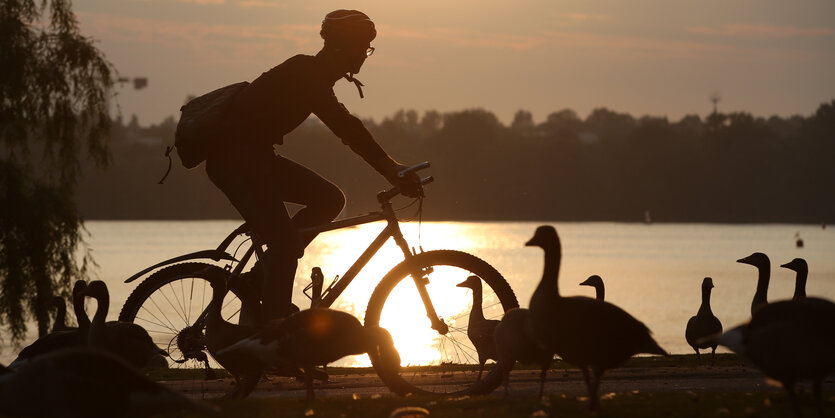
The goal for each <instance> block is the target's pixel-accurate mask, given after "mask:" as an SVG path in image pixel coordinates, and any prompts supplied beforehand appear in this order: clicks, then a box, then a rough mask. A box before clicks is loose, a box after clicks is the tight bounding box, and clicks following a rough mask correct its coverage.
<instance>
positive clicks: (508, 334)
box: [494, 308, 554, 399]
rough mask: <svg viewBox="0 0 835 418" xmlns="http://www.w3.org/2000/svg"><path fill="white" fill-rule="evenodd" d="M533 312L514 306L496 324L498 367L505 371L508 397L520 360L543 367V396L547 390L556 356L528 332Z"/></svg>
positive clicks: (541, 376)
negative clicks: (534, 339) (551, 367)
mask: <svg viewBox="0 0 835 418" xmlns="http://www.w3.org/2000/svg"><path fill="white" fill-rule="evenodd" d="M528 315H529V312H528V310H527V309H523V308H513V309H511V310H509V311H507V312H506V313H505V314H504V317H503V318H502V320H501V322H500V323H499V325H498V326H496V331H495V334H494V337H495V344H496V367H498V368H499V370H501V372H502V380H503V382H504V395H505V397H507V395H508V391H509V386H510V371H511V370H513V365H514V364H516V362H517V361H518V362H520V363H523V364H536V365H539V366H540V373H539V399H542V394H543V392H544V390H545V376H546V373H547V372H548V367H549V366H550V365H551V360H552V359H553V358H554V355H553V354H551V353H549V352H547V351H545V350H543V349H541V348H540V347H539V345H538V344H537V343H536V342H534V341H533V340H532V339H531V338H530V337H529V336H528V333H527V328H526V327H527V325H526V322H527V321H528Z"/></svg>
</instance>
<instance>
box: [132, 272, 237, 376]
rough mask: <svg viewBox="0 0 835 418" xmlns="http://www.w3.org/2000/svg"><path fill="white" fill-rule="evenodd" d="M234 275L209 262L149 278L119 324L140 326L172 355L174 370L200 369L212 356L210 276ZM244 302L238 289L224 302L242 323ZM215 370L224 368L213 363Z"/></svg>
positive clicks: (231, 318)
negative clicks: (207, 317) (206, 319)
mask: <svg viewBox="0 0 835 418" xmlns="http://www.w3.org/2000/svg"><path fill="white" fill-rule="evenodd" d="M218 274H220V275H222V276H224V277H225V276H228V275H229V272H228V271H226V270H224V269H223V268H221V267H218V266H216V265H213V264H207V263H181V264H174V265H171V266H168V267H165V268H163V269H161V270H159V271H157V272H155V273H154V274H152V275H150V276H148V277H147V278H146V279H145V280H143V281H142V282H141V283H140V284H139V286H137V287H136V289H134V290H133V292H131V294H130V296H128V298H127V300H126V301H125V304H124V306H122V310H121V312H120V313H119V320H120V321H124V322H132V323H135V324H138V325H140V326H142V327H143V328H145V330H147V331H148V334H149V335H150V336H151V338H152V339H153V340H154V343H156V344H157V346H159V347H160V348H162V349H164V350H166V351H167V352H168V355H169V357H170V358H169V366H170V367H178V368H200V367H204V366H205V361H206V360H205V359H207V358H211V357H210V356H208V351H207V350H206V343H205V340H206V339H205V323H201V322H199V321H198V320H199V318H200V315H201V314H202V313H203V311H204V310H205V309H206V306H208V304H209V302H211V300H212V286H211V284H210V282H209V278H210V277H211V276H210V275H218ZM240 310H241V301H240V299H239V298H238V296H237V294H236V293H235V291H234V289H233V290H232V291H231V292H229V293H228V294H227V295H226V298H225V299H224V302H223V309H222V314H223V317H224V318H225V319H226V320H227V321H229V322H232V323H238V319H239V316H240ZM211 365H212V366H213V367H219V365H218V364H217V363H215V362H213V361H212V362H211Z"/></svg>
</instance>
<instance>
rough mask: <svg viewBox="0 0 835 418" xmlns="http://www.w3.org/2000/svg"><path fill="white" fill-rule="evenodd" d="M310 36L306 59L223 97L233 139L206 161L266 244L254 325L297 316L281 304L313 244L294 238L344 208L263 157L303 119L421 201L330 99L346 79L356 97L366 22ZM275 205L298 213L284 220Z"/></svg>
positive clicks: (318, 180)
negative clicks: (318, 40)
mask: <svg viewBox="0 0 835 418" xmlns="http://www.w3.org/2000/svg"><path fill="white" fill-rule="evenodd" d="M320 35H321V36H322V39H324V46H323V47H322V49H321V50H320V51H319V52H318V53H317V54H316V55H314V56H310V55H296V56H294V57H292V58H289V59H288V60H286V61H284V62H283V63H281V64H279V65H278V66H276V67H274V68H272V69H271V70H269V71H267V72H265V73H263V74H261V76H260V77H258V78H257V79H255V81H253V82H252V83H251V84H250V85H249V86H247V87H246V88H244V89H243V90H241V91H240V92H239V93H238V94H237V95H236V96H235V97H234V98H232V101H231V103H230V107H229V110H228V117H229V118H230V122H231V123H232V124H233V126H234V129H232V131H233V132H234V134H233V136H232V137H230V138H228V140H225V141H222V143H221V144H220V145H217V146H216V147H215V149H213V150H211V151H210V153H209V155H208V157H207V159H206V173H207V174H208V176H209V178H210V179H211V181H212V182H213V183H214V184H215V185H216V186H217V187H218V188H219V189H220V190H222V191H223V193H224V194H225V195H226V197H227V198H228V199H229V201H230V202H231V203H232V205H233V206H234V207H235V209H237V211H238V212H239V213H240V214H241V216H242V217H243V218H244V219H245V220H246V222H247V223H248V224H249V225H250V226H251V228H252V229H253V230H254V231H255V232H256V233H257V235H258V237H259V238H260V239H261V240H262V241H263V242H264V243H266V244H267V251H266V257H265V259H262V260H261V261H260V264H261V265H262V266H263V268H264V270H265V271H264V277H265V280H264V281H263V284H262V288H261V297H262V318H263V319H264V320H270V319H274V318H280V317H283V316H286V315H288V314H290V313H292V312H294V311H295V310H297V309H298V308H296V307H295V306H294V305H292V303H291V299H292V291H293V280H294V278H295V272H296V268H297V266H298V258H300V257H301V256H302V254H303V253H304V249H305V247H306V246H307V245H308V244H309V243H310V242H311V241H312V240H313V238H315V235H306V236H302V234H300V233H299V232H298V231H299V229H300V228H304V227H309V226H314V225H319V224H323V223H326V222H329V221H331V220H333V219H334V218H336V216H337V215H339V213H340V212H341V211H342V209H343V207H344V205H345V196H344V195H343V193H342V190H340V189H339V187H337V186H336V185H334V184H333V183H331V182H330V181H328V180H326V179H324V178H322V177H321V176H319V175H318V174H316V173H315V172H313V171H312V170H310V169H308V168H306V167H304V166H302V165H301V164H298V163H296V162H294V161H291V160H289V159H287V158H285V157H282V156H281V155H277V154H276V152H275V151H274V149H273V145H274V144H278V145H281V144H282V142H283V136H284V135H286V134H287V133H289V132H290V131H292V130H293V129H295V128H296V127H297V126H299V125H300V124H301V123H302V122H303V121H304V120H305V119H307V118H308V117H309V116H310V114H311V113H313V114H315V115H316V116H317V117H318V118H319V119H320V120H321V121H322V122H323V123H324V124H325V125H326V126H327V127H328V128H330V130H331V131H333V133H334V134H336V135H337V136H338V137H339V138H340V139H341V140H342V142H343V143H345V144H346V145H348V146H349V147H350V148H351V150H353V151H354V152H355V153H357V154H358V155H360V156H361V157H362V158H363V159H364V160H365V161H366V162H367V163H368V164H369V165H370V166H371V167H373V168H374V169H375V170H376V171H377V172H379V173H380V174H382V175H383V176H384V177H385V178H386V179H387V180H388V181H389V182H390V183H392V184H393V185H395V186H398V187H399V188H400V189H401V191H402V192H403V193H404V194H406V195H407V196H412V197H416V196H418V195H419V194H420V193H422V191H421V188H420V180H419V178H418V177H417V175H415V174H414V173H412V174H410V175H409V176H406V177H405V178H399V177H398V175H397V173H398V172H399V171H400V170H402V169H404V168H406V166H405V165H402V164H400V163H398V162H397V161H395V160H394V159H392V158H391V157H390V156H389V155H388V154H387V153H386V152H385V151H384V150H383V149H382V148H381V147H380V145H379V144H377V142H376V141H375V140H374V137H373V136H372V135H371V133H370V132H369V131H368V130H367V129H366V128H365V126H364V125H363V124H362V121H360V120H359V119H358V118H356V117H354V116H352V115H351V114H350V113H349V112H348V110H347V109H346V108H345V106H343V105H342V104H341V103H340V102H339V101H338V100H337V98H336V96H335V95H334V92H333V85H334V84H335V83H336V81H338V80H339V79H341V78H346V79H347V80H348V81H350V82H353V83H355V84H356V86H357V89H358V90H359V93H360V97H362V89H361V88H360V86H362V83H360V82H359V81H357V80H356V79H355V78H353V76H354V74H357V73H359V72H360V68H361V67H362V65H363V63H364V62H365V60H366V59H367V58H368V57H369V56H371V54H372V53H373V52H374V48H373V47H372V46H371V41H372V40H374V38H375V37H376V35H377V31H376V29H375V27H374V23H373V22H372V21H371V19H369V18H368V16H367V15H366V14H364V13H362V12H359V11H357V10H336V11H333V12H331V13H328V14H327V15H326V16H325V19H324V20H323V21H322V29H321V31H320ZM285 202H292V203H297V204H300V205H303V206H304V207H303V208H302V209H301V210H299V211H298V212H297V213H296V214H295V215H294V216H292V217H291V216H290V215H289V213H288V212H287V208H286V206H285Z"/></svg>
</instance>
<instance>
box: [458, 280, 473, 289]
mask: <svg viewBox="0 0 835 418" xmlns="http://www.w3.org/2000/svg"><path fill="white" fill-rule="evenodd" d="M455 287H470V286H467V281H466V280H464V281H463V282H461V283H458V284H457V285H455Z"/></svg>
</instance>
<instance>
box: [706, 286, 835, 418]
mask: <svg viewBox="0 0 835 418" xmlns="http://www.w3.org/2000/svg"><path fill="white" fill-rule="evenodd" d="M717 342H718V343H719V344H720V345H723V346H725V347H727V348H729V349H730V350H732V351H733V352H735V353H737V354H739V355H741V356H743V357H745V358H747V359H748V360H749V361H751V362H752V363H753V364H754V365H755V366H757V367H758V368H759V369H760V370H762V372H763V373H764V374H765V375H766V376H768V377H770V378H772V379H774V380H777V381H779V382H780V383H781V384H782V385H783V388H784V389H785V390H786V392H787V393H788V396H789V399H790V401H791V404H792V408H793V409H794V413H795V415H796V416H798V417H799V416H800V407H799V405H798V402H797V395H796V394H795V391H794V386H795V384H796V383H797V382H798V381H801V380H807V379H811V380H812V382H813V383H812V384H813V392H814V396H815V399H816V402H817V408H818V414H819V416H821V417H822V416H823V407H822V399H821V381H822V380H823V379H824V378H826V376H828V375H830V374H831V373H833V372H835V303H832V302H831V301H828V300H825V299H819V298H806V299H801V300H792V301H780V302H774V303H771V304H769V305H766V306H763V307H762V308H760V309H759V310H758V311H757V312H756V313H755V314H754V315H753V316H752V318H751V320H750V322H748V323H747V324H743V325H740V326H737V327H735V328H733V329H731V330H728V331H726V332H725V333H724V334H722V335H721V336H720V337H719V338H718V340H717Z"/></svg>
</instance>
